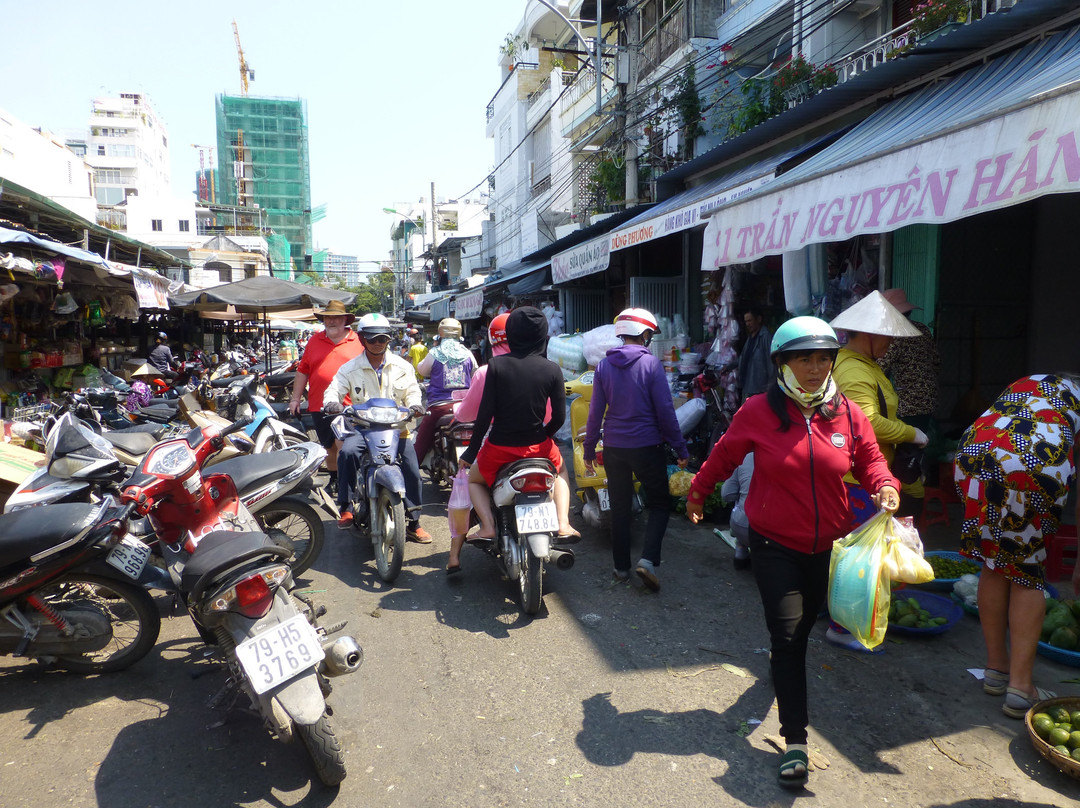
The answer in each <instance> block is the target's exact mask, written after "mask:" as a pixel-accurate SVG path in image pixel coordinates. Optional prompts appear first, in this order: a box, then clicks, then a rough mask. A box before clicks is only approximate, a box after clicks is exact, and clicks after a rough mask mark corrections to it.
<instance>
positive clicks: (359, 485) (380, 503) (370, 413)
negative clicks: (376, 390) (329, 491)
mask: <svg viewBox="0 0 1080 808" xmlns="http://www.w3.org/2000/svg"><path fill="white" fill-rule="evenodd" d="M411 417H412V415H411V413H410V412H409V410H408V408H406V407H399V406H398V405H397V403H396V402H394V401H393V400H391V399H388V398H370V399H368V400H367V401H365V402H364V403H362V404H353V405H352V406H350V407H346V408H345V410H344V412H342V413H341V415H339V416H338V417H336V418H335V419H334V420H333V422H332V426H333V430H334V434H335V435H336V436H337V438H338V439H339V440H345V438H347V437H348V436H349V435H351V434H352V433H353V432H354V431H359V432H360V434H361V435H362V436H363V438H364V443H363V446H364V452H363V454H362V455H361V458H360V462H359V464H358V468H357V472H356V479H355V480H354V481H352V492H353V497H354V501H353V502H352V503H350V509H351V510H352V513H353V517H354V521H353V526H354V527H356V528H359V529H362V530H367V531H368V534H369V535H370V536H371V543H372V545H373V546H374V548H375V565H376V567H377V568H378V571H379V577H380V578H382V579H383V580H384V581H386V582H387V583H392V582H393V581H394V579H396V578H397V577H398V573H400V572H401V565H402V562H403V561H404V560H405V511H406V502H405V477H404V475H403V474H402V472H401V456H400V455H401V449H402V446H401V438H400V432H401V428H402V427H403V426H404V425H405V423H406V422H407V421H408V420H409V419H410V418H411Z"/></svg>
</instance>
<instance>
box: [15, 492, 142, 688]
mask: <svg viewBox="0 0 1080 808" xmlns="http://www.w3.org/2000/svg"><path fill="white" fill-rule="evenodd" d="M130 510H131V509H130V507H121V506H118V505H117V503H116V501H115V500H114V499H112V498H111V497H107V498H106V499H104V500H103V501H101V502H99V503H96V504H93V505H90V504H78V503H76V504H60V505H49V506H47V507H44V508H34V509H31V510H26V511H20V512H18V513H11V514H4V515H3V516H0V615H2V616H3V618H4V619H3V620H0V653H3V654H10V655H12V656H16V657H29V658H31V659H38V660H40V661H42V662H48V663H53V664H55V665H56V666H57V667H60V668H63V669H64V670H68V671H71V672H73V673H81V674H98V673H110V672H113V671H119V670H123V669H124V668H128V667H130V666H131V665H134V664H135V663H136V662H138V661H139V660H140V659H142V658H143V657H144V656H146V655H147V654H148V653H149V652H150V650H151V649H152V648H153V647H154V644H155V643H156V642H157V638H158V632H159V631H160V629H161V618H160V616H159V615H158V609H157V604H156V603H155V602H154V599H153V598H152V597H151V596H150V594H149V593H148V592H147V591H146V590H145V589H144V588H142V586H140V585H139V584H140V579H141V577H142V574H143V571H144V569H145V568H146V567H147V564H146V560H147V558H148V557H149V555H150V549H149V548H148V547H146V545H144V544H142V543H141V542H138V541H135V540H134V539H130V538H124V532H125V529H126V526H127V517H128V514H129V512H130Z"/></svg>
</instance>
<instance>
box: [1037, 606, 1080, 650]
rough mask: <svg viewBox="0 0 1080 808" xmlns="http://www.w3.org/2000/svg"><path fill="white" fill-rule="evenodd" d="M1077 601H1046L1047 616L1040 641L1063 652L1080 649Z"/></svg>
mask: <svg viewBox="0 0 1080 808" xmlns="http://www.w3.org/2000/svg"><path fill="white" fill-rule="evenodd" d="M1075 606H1076V601H1073V600H1060V601H1058V600H1054V599H1053V598H1047V599H1046V616H1045V617H1044V618H1043V624H1042V633H1041V635H1040V639H1041V640H1042V641H1043V642H1045V643H1049V644H1050V645H1052V646H1054V647H1055V648H1060V649H1062V650H1063V651H1076V650H1078V649H1080V623H1078V622H1077V619H1076V615H1075V613H1074V608H1075Z"/></svg>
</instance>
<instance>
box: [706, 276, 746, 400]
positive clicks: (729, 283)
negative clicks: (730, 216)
mask: <svg viewBox="0 0 1080 808" xmlns="http://www.w3.org/2000/svg"><path fill="white" fill-rule="evenodd" d="M713 274H716V275H720V274H722V275H723V280H722V281H721V282H720V290H719V292H718V293H717V292H716V291H715V289H714V290H713V292H712V293H711V297H712V298H713V300H712V303H711V305H713V306H715V315H714V318H713V322H714V323H715V331H714V332H713V333H714V334H715V337H714V339H713V342H712V347H711V348H710V350H709V354H708V356H706V357H705V363H706V364H707V365H709V366H710V367H713V368H716V369H717V371H718V373H717V376H718V379H719V386H720V387H721V388H722V389H723V390H724V410H726V411H727V412H735V410H737V409H738V408H739V395H738V378H737V376H738V374H737V373H736V368H737V367H738V363H739V357H738V354H737V353H736V352H735V345H736V343H737V342H738V339H739V335H740V325H739V321H738V320H737V319H736V317H735V290H734V286H735V284H736V282H737V277H736V276H737V274H738V273H737V272H736V270H735V267H734V266H729V267H727V268H726V269H724V270H718V271H717V272H716V273H713Z"/></svg>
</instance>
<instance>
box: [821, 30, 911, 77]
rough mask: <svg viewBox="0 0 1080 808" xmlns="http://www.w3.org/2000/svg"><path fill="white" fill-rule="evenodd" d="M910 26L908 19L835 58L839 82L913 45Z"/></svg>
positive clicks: (885, 60)
mask: <svg viewBox="0 0 1080 808" xmlns="http://www.w3.org/2000/svg"><path fill="white" fill-rule="evenodd" d="M912 26H913V22H912V21H908V22H906V23H904V24H903V25H901V26H898V27H897V28H894V29H893V30H891V31H889V32H888V33H887V34H885V35H883V36H880V37H878V38H877V39H874V40H872V41H870V42H867V43H866V44H865V45H863V46H861V47H859V48H856V49H855V50H853V51H851V52H850V53H847V54H845V55H844V56H841V57H840V58H839V59H837V60H836V63H835V64H834V65H833V67H835V68H836V73H837V77H838V79H839V81H840V83H843V82H845V81H847V80H848V79H853V78H855V76H859V75H862V74H863V73H865V72H866V71H867V70H872V69H873V68H875V67H877V66H878V65H880V64H884V63H885V62H887V61H889V60H890V59H895V58H896V57H897V56H898V55H900V54H901V53H902V52H903V51H904V50H905V49H907V48H908V47H910V46H912V45H914V44H915V32H914V31H913V30H912Z"/></svg>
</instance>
